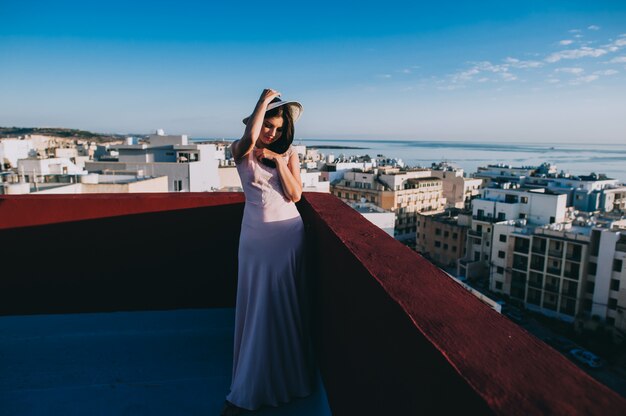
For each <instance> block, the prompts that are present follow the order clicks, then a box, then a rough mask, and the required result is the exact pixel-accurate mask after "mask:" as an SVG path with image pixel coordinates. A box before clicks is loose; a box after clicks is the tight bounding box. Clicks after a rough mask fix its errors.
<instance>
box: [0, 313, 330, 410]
mask: <svg viewBox="0 0 626 416" xmlns="http://www.w3.org/2000/svg"><path fill="white" fill-rule="evenodd" d="M233 323H234V309H230V308H229V309H195V310H191V309H188V310H176V311H150V312H115V313H82V314H65V315H31V316H3V317H0V414H2V415H3V416H12V415H20V416H28V415H64V416H69V415H200V414H201V415H218V414H219V412H220V410H221V408H222V404H223V402H224V397H225V395H226V394H227V393H228V388H229V385H230V372H231V363H232V342H233ZM318 380H319V377H318ZM255 414H258V415H305V416H306V415H330V409H329V407H328V403H327V399H326V394H325V392H324V389H323V387H322V383H321V381H320V382H319V385H318V389H317V391H316V392H315V393H314V394H313V395H312V396H310V397H308V398H306V399H297V400H295V401H293V402H291V403H289V404H287V405H285V406H283V407H280V408H263V409H261V410H260V411H258V412H257V413H255Z"/></svg>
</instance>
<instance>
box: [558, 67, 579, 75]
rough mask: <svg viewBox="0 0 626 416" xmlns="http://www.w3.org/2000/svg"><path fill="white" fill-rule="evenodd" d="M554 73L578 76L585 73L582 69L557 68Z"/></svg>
mask: <svg viewBox="0 0 626 416" xmlns="http://www.w3.org/2000/svg"><path fill="white" fill-rule="evenodd" d="M554 72H564V73H566V74H572V75H580V74H582V73H583V72H585V70H584V69H582V68H557V69H555V70H554Z"/></svg>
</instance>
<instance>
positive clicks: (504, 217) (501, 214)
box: [498, 212, 506, 221]
mask: <svg viewBox="0 0 626 416" xmlns="http://www.w3.org/2000/svg"><path fill="white" fill-rule="evenodd" d="M504 220H506V214H505V213H504V212H498V221H504Z"/></svg>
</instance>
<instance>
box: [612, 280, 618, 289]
mask: <svg viewBox="0 0 626 416" xmlns="http://www.w3.org/2000/svg"><path fill="white" fill-rule="evenodd" d="M611 290H619V280H617V279H611Z"/></svg>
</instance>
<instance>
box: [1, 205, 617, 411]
mask: <svg viewBox="0 0 626 416" xmlns="http://www.w3.org/2000/svg"><path fill="white" fill-rule="evenodd" d="M298 208H299V210H300V212H301V214H302V217H303V220H304V223H305V228H306V235H307V264H308V268H309V273H308V276H309V277H310V279H309V280H308V283H309V284H310V285H311V286H310V290H309V293H310V294H311V295H312V298H311V300H312V305H313V317H314V321H313V327H314V334H315V346H316V351H317V363H318V366H319V369H320V373H321V375H322V379H323V383H324V388H325V390H326V393H327V397H328V401H329V404H330V406H331V410H332V413H333V414H335V415H340V416H341V415H353V414H363V415H369V414H459V413H460V412H466V413H468V414H499V415H526V414H610V413H614V414H626V400H624V399H623V398H622V397H620V396H619V395H617V394H616V393H615V392H613V391H612V390H610V389H608V388H607V387H605V386H603V385H601V384H599V383H598V382H596V381H595V380H594V379H592V378H591V377H589V376H588V375H587V374H585V373H584V372H583V371H581V370H580V369H579V368H578V367H577V366H575V365H574V364H572V363H571V362H570V361H568V360H567V359H566V358H564V357H563V356H561V355H560V354H559V353H558V352H556V351H555V350H553V349H551V348H549V347H547V346H546V345H545V344H543V343H542V342H541V341H539V340H537V339H536V338H534V337H533V336H532V335H530V334H529V333H528V332H526V331H524V330H522V329H520V328H519V327H518V326H516V325H515V324H513V323H512V322H510V321H509V320H508V319H506V318H504V317H502V316H501V315H499V314H498V313H496V312H495V311H493V310H492V309H491V308H490V307H488V306H486V305H484V304H483V303H481V302H480V301H479V300H478V299H476V298H475V297H474V296H472V295H471V294H469V293H467V291H466V290H465V289H464V288H463V287H461V286H460V285H458V284H456V283H455V282H454V281H453V280H452V279H450V278H449V277H448V276H447V275H446V274H445V273H444V272H442V271H441V270H440V269H438V268H436V267H435V266H433V265H432V264H430V263H429V262H427V261H426V260H424V259H423V258H422V257H420V256H419V255H418V254H416V253H415V252H413V251H411V250H410V249H408V248H407V247H405V246H404V245H402V244H401V243H399V242H397V241H395V240H393V239H392V238H391V237H390V236H388V235H387V234H386V233H385V232H384V231H382V230H380V229H378V228H377V227H375V226H374V225H372V224H371V223H370V222H368V221H367V220H365V219H364V218H363V217H362V216H361V215H360V214H358V213H357V212H356V211H354V210H352V209H350V208H349V207H347V206H346V205H344V204H343V203H342V202H341V201H340V200H339V199H337V198H335V197H333V196H330V195H324V194H314V193H311V194H305V195H304V198H303V199H302V201H301V202H300V203H299V204H298ZM242 212H243V195H241V194H229V193H226V194H218V193H199V194H193V193H186V194H152V195H150V196H148V195H141V194H134V195H133V194H131V195H95V196H94V195H78V196H60V195H55V196H49V197H43V196H37V197H36V196H24V197H0V238H2V241H19V242H20V244H7V245H6V246H5V247H4V248H3V266H5V268H7V269H9V268H17V269H19V270H21V272H20V273H14V274H4V275H3V278H2V279H0V314H5V315H6V314H30V313H43V314H46V313H58V312H93V311H120V310H153V309H176V308H195V307H202V308H206V307H220V306H232V305H233V304H234V297H235V288H236V278H235V276H236V264H237V245H238V237H239V224H240V221H241V216H242ZM181 231H183V232H182V233H181ZM187 231H188V232H187ZM59 235H63V236H64V238H65V240H66V241H77V242H81V244H77V245H73V246H72V248H71V249H72V255H73V257H72V259H73V262H72V267H68V268H66V269H54V268H52V269H51V267H50V265H51V264H58V259H59V258H63V256H66V255H67V252H68V248H67V246H64V245H60V244H51V242H52V241H58V236H59ZM152 242H155V243H152ZM24 247H40V248H45V249H43V250H40V251H39V252H38V254H37V256H38V257H37V260H38V261H36V262H33V261H32V252H31V251H30V250H25V249H24ZM112 248H114V249H115V250H112ZM94 253H96V254H94ZM97 253H106V255H107V256H110V255H111V253H114V255H115V261H116V268H115V273H111V270H110V269H109V268H105V267H94V264H97V262H98V258H95V257H94V255H97ZM176 259H182V260H183V261H182V262H177V261H175V260H176ZM194 259H195V260H200V259H201V261H193V260H194ZM181 264H185V266H184V267H183V268H181V266H180V265H181ZM24 265H28V267H27V268H25V267H24ZM355 294H358V296H355ZM459 316H463V317H464V319H459V318H458V317H459ZM487 347H488V348H487ZM207 353H208V352H207ZM511 357H516V358H515V359H514V360H513V359H511ZM494 362H496V363H498V362H506V363H507V365H506V366H502V365H493V363H494ZM82 371H90V369H83V370H82ZM546 374H550V375H551V377H546ZM554 379H558V380H559V383H556V384H555V383H554V382H553V381H554ZM381 380H384V381H385V382H384V383H381ZM225 388H227V386H225ZM399 394H401V397H402V399H401V400H399V399H398V397H399ZM363 397H367V398H368V400H363ZM451 397H454V400H450V398H451ZM77 406H79V404H77ZM192 410H193V409H192Z"/></svg>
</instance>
